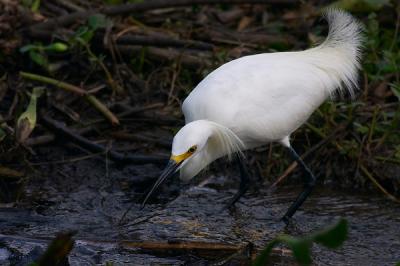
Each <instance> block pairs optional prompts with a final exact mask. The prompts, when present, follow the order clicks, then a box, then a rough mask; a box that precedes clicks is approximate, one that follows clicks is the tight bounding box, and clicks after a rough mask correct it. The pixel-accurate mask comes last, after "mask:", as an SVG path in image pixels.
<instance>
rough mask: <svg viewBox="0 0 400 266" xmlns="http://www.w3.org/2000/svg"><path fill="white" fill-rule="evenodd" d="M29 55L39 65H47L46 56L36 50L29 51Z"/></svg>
mask: <svg viewBox="0 0 400 266" xmlns="http://www.w3.org/2000/svg"><path fill="white" fill-rule="evenodd" d="M29 57H30V58H31V59H32V61H33V62H35V63H36V64H38V65H40V66H43V67H46V66H47V65H48V62H47V57H46V56H44V55H42V54H40V53H38V52H35V51H34V50H30V51H29Z"/></svg>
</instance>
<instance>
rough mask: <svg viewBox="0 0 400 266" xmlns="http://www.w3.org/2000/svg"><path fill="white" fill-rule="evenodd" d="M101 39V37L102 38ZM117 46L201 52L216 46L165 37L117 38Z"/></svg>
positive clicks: (126, 36)
mask: <svg viewBox="0 0 400 266" xmlns="http://www.w3.org/2000/svg"><path fill="white" fill-rule="evenodd" d="M100 37H101V36H100ZM116 42H117V44H130V45H147V46H160V47H179V48H191V49H199V50H213V49H214V45H212V44H210V43H206V42H201V41H193V40H179V39H174V38H172V37H171V38H168V37H163V36H146V35H132V34H129V35H124V36H121V37H118V38H116Z"/></svg>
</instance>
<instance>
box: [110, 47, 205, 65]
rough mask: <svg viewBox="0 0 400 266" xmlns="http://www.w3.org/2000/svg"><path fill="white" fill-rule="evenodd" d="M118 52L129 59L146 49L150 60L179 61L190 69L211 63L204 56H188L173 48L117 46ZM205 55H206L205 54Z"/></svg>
mask: <svg viewBox="0 0 400 266" xmlns="http://www.w3.org/2000/svg"><path fill="white" fill-rule="evenodd" d="M117 49H118V51H119V52H120V53H121V54H123V55H126V56H129V58H130V57H131V56H132V55H137V54H138V53H140V52H141V51H142V49H146V50H145V51H146V53H147V55H148V56H149V58H150V59H152V60H157V61H168V62H174V61H177V60H178V61H179V62H181V63H182V64H183V65H185V66H188V67H192V68H200V67H207V66H210V65H211V61H210V60H209V58H207V57H206V56H202V55H201V54H199V55H197V56H194V55H190V54H188V53H187V52H184V51H179V50H176V49H173V48H158V47H146V48H144V47H143V46H139V45H122V44H118V45H117ZM205 55H207V54H205Z"/></svg>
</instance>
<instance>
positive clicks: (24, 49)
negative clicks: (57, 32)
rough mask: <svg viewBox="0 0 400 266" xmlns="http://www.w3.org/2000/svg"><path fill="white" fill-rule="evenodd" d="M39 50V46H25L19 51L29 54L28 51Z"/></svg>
mask: <svg viewBox="0 0 400 266" xmlns="http://www.w3.org/2000/svg"><path fill="white" fill-rule="evenodd" d="M37 49H38V47H37V45H34V44H28V45H25V46H22V47H21V48H19V51H20V52H21V53H26V52H28V51H31V50H37Z"/></svg>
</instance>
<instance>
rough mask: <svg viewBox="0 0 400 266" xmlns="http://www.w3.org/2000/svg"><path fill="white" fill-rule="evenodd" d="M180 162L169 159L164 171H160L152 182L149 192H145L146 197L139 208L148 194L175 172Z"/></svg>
mask: <svg viewBox="0 0 400 266" xmlns="http://www.w3.org/2000/svg"><path fill="white" fill-rule="evenodd" d="M181 163H182V162H180V163H176V162H175V161H173V160H169V162H168V164H167V166H166V167H165V169H164V171H163V172H162V174H161V176H160V177H159V178H158V179H157V181H156V183H154V185H153V187H152V188H151V190H150V192H149V193H148V194H147V196H146V198H145V199H144V201H143V203H142V206H141V207H140V209H143V208H144V206H145V205H146V202H147V200H148V199H149V198H150V196H151V195H152V194H153V192H154V191H155V190H156V189H157V188H158V187H159V186H160V185H161V184H162V183H164V181H165V180H167V178H168V177H170V176H172V175H173V174H175V172H176V170H177V169H178V167H179V165H180V164H181Z"/></svg>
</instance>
